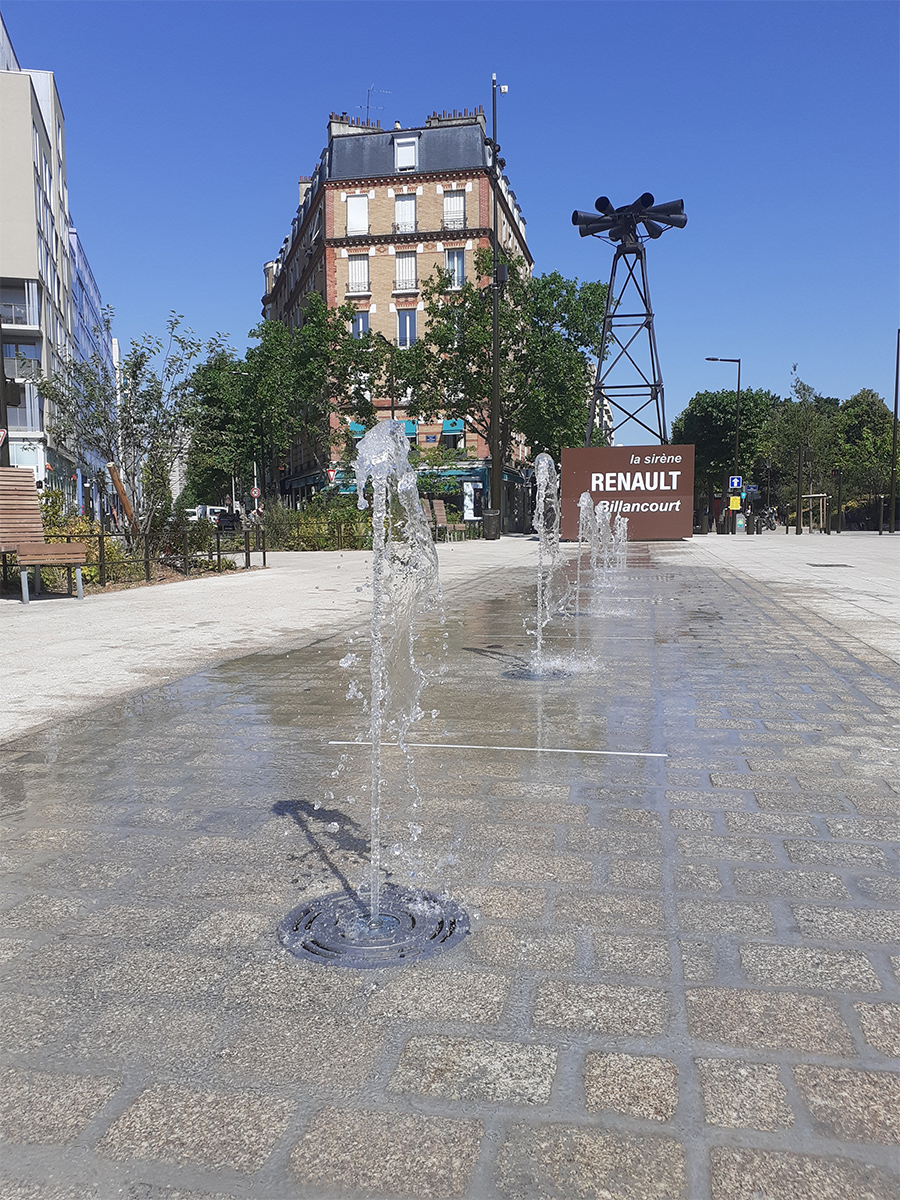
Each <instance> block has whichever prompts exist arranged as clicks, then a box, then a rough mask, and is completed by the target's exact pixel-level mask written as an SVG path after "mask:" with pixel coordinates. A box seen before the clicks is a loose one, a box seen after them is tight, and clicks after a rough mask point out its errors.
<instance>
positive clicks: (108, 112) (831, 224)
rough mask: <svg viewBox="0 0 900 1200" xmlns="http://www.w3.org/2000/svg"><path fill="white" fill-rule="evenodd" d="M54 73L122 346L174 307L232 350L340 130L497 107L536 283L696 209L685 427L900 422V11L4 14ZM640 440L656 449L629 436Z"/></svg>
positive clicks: (161, 7)
mask: <svg viewBox="0 0 900 1200" xmlns="http://www.w3.org/2000/svg"><path fill="white" fill-rule="evenodd" d="M2 11H3V15H4V18H5V20H6V23H7V27H8V28H9V31H10V34H11V36H12V39H13V43H14V45H15V47H16V51H17V54H18V57H19V60H20V62H21V63H22V65H23V66H26V67H37V68H41V69H45V70H53V71H55V72H56V77H57V84H58V87H59V90H60V95H61V98H62V103H63V107H64V109H65V113H66V131H67V139H68V171H69V197H70V207H71V210H72V213H73V216H74V219H75V222H76V224H77V226H78V229H79V232H80V234H81V236H82V240H83V242H84V245H85V248H86V250H87V253H88V256H89V258H90V261H91V264H92V267H93V269H94V273H95V275H96V277H97V281H98V283H99V285H100V289H101V291H102V294H103V297H104V300H105V301H106V302H107V303H110V304H112V305H113V306H114V308H115V310H116V322H115V332H116V333H117V334H118V336H119V338H120V339H121V340H123V341H127V340H128V339H130V338H131V337H133V336H137V335H139V334H141V333H143V332H145V331H158V332H161V331H162V329H163V327H164V322H165V319H166V316H167V314H168V312H169V310H170V309H176V310H177V311H178V312H179V313H183V314H184V316H185V319H186V321H187V323H189V324H190V325H191V326H192V327H193V328H194V329H195V330H197V332H198V333H201V334H203V335H208V334H211V333H213V332H215V331H222V332H226V333H228V334H230V336H231V339H232V342H233V344H234V345H236V346H237V347H238V348H241V349H242V348H243V347H244V346H245V345H246V335H247V332H248V331H249V329H250V328H251V327H252V326H253V325H254V324H256V322H257V321H258V320H259V315H260V303H259V301H260V295H261V292H262V270H261V268H262V263H263V262H264V261H265V260H266V259H268V258H271V257H274V255H275V254H276V252H277V250H278V248H279V246H280V244H281V241H282V238H283V237H284V236H285V234H286V233H287V232H288V228H289V225H290V220H291V217H292V216H293V214H294V211H295V208H296V203H297V178H298V176H299V175H301V174H308V173H309V172H310V171H311V170H312V168H313V166H314V164H315V162H316V159H317V158H318V156H319V154H320V152H321V150H322V147H323V146H324V144H325V137H326V135H325V125H326V121H327V117H328V113H329V111H331V110H332V109H336V110H346V111H347V112H349V113H352V114H355V113H358V112H360V111H361V110H360V108H359V107H358V106H365V103H366V89H367V88H368V87H369V85H371V84H374V86H375V87H376V88H378V89H381V91H380V92H378V93H376V94H374V95H373V99H372V102H373V105H383V108H381V109H380V110H374V111H373V115H376V116H380V117H381V118H382V124H385V123H387V124H389V125H390V124H392V123H393V121H394V120H395V119H398V120H400V121H401V122H402V123H403V124H404V125H415V124H421V123H422V122H423V121H424V118H425V116H426V114H427V113H430V112H431V111H432V109H434V108H437V109H442V108H462V107H466V106H467V107H470V108H471V107H473V106H474V105H477V104H479V103H483V104H484V105H485V108H488V106H489V100H490V79H491V72H492V71H496V72H497V75H498V78H499V80H500V82H502V83H506V84H508V86H509V93H508V95H506V96H504V97H502V99H501V109H500V127H499V140H500V142H501V144H502V147H503V150H502V152H503V155H504V157H505V158H506V160H507V164H508V173H509V176H510V180H511V182H512V185H513V187H514V188H515V190H516V193H517V196H518V198H519V201H520V203H521V205H522V208H523V211H524V214H525V217H526V219H527V221H528V236H529V244H530V246H531V249H532V253H533V254H534V257H535V262H536V270H538V271H551V270H554V269H558V270H560V271H562V272H563V273H564V274H566V275H574V276H577V277H578V278H580V279H596V278H600V279H604V280H605V279H606V278H607V276H608V274H609V268H610V263H611V255H612V251H611V249H610V248H609V247H608V246H607V245H606V244H604V243H600V242H597V241H594V240H592V239H584V240H582V239H581V238H579V237H578V233H577V231H576V230H575V229H574V228H573V227H572V226H571V224H570V213H571V210H572V209H573V208H590V207H591V206H592V203H593V200H594V198H595V197H596V196H598V195H600V194H601V193H605V194H606V195H609V196H610V197H611V198H612V199H613V202H614V203H615V204H623V203H626V202H630V201H631V200H633V199H634V198H635V197H636V196H637V195H639V194H640V193H641V192H643V191H647V190H649V191H651V192H653V193H654V195H655V196H656V198H657V200H669V199H674V198H677V197H683V198H684V201H685V209H686V211H687V213H688V218H689V222H688V226H687V228H686V229H685V230H683V231H679V230H674V231H671V232H669V233H667V234H666V235H665V237H663V238H662V239H661V240H660V241H659V242H658V243H655V244H652V245H651V246H650V248H649V251H648V263H649V272H650V287H651V293H652V296H653V303H654V309H655V312H656V329H657V339H658V343H659V351H660V357H661V361H662V369H663V376H664V379H665V385H666V407H667V413H668V416H669V419H670V420H671V418H672V416H674V415H675V413H677V412H678V411H679V410H680V409H681V408H682V407H683V406H684V404H685V403H686V402H687V400H688V399H689V398H690V396H691V395H692V394H693V393H694V392H696V391H699V390H704V389H714V388H717V387H726V386H729V387H730V386H733V368H732V367H730V366H727V365H724V364H721V365H720V364H714V363H707V362H705V361H704V359H705V357H706V356H707V355H719V356H721V357H729V358H733V357H737V356H740V357H741V358H742V359H743V363H744V366H743V381H742V382H743V383H744V384H745V385H746V386H748V387H765V388H770V389H771V390H772V391H775V392H778V393H780V394H786V392H787V389H788V387H789V384H790V369H791V366H792V364H793V363H795V362H796V363H798V364H799V366H798V370H799V373H800V375H801V377H802V378H804V379H805V380H807V381H808V382H809V383H811V384H813V385H814V386H815V387H816V388H817V389H818V390H819V391H821V392H822V393H823V394H826V395H835V396H839V397H845V396H848V395H850V394H852V393H853V392H854V391H857V390H858V389H859V388H861V387H865V386H867V387H873V388H875V389H876V390H877V391H879V392H880V393H881V395H883V396H884V397H885V398H886V399H888V401H889V403H892V399H893V376H894V347H895V340H896V330H897V322H898V303H897V301H898V295H897V293H898V287H897V285H898V221H897V216H898V213H897V209H898V166H897V163H898V135H897V95H898V52H897V47H898V12H900V9H898V6H897V5H896V4H894V3H893V2H891V0H883V2H882V0H850V2H848V3H844V2H842V0H830V2H825V3H819V2H817V0H800V2H795V0H775V2H771V0H734V2H719V0H692V2H690V3H682V2H680V0H660V2H656V0H651V2H645V0H629V2H624V3H621V2H617V0H609V2H604V3H593V2H590V0H581V2H577V3H568V2H559V3H556V2H550V3H547V2H543V0H533V2H526V3H522V2H519V0H505V2H500V3H490V2H480V3H479V2H474V0H471V2H470V0H462V2H454V0H442V2H440V3H437V2H434V3H432V2H426V0H406V2H401V3H395V2H386V0H385V2H379V0H371V2H369V3H365V4H358V3H355V2H332V3H306V2H298V0H282V2H278V3H270V2H268V0H257V2H252V0H251V2H234V3H231V2H220V0H206V2H202V3H193V2H190V0H187V2H185V0H179V2H168V3H157V2H147V3H145V2H142V0H130V2H127V3H123V2H106V3H93V2H91V3H82V2H80V0H66V2H62V3H59V2H46V3H45V2H43V0H8V2H7V3H4V4H3V5H2ZM623 440H628V441H634V440H641V439H637V438H635V437H630V438H627V439H623Z"/></svg>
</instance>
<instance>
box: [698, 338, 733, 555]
mask: <svg viewBox="0 0 900 1200" xmlns="http://www.w3.org/2000/svg"><path fill="white" fill-rule="evenodd" d="M706 361H707V362H727V363H737V391H736V392H735V394H734V474H735V475H737V474H738V472H739V468H738V460H739V458H740V456H741V360H740V359H739V358H707V360H706ZM731 532H732V533H737V513H736V512H735V514H734V516H733V517H732V519H731Z"/></svg>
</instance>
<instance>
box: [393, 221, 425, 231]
mask: <svg viewBox="0 0 900 1200" xmlns="http://www.w3.org/2000/svg"><path fill="white" fill-rule="evenodd" d="M418 228H419V223H418V221H395V222H394V223H393V225H391V233H415V232H416V230H417V229H418Z"/></svg>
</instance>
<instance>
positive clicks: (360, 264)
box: [347, 254, 369, 292]
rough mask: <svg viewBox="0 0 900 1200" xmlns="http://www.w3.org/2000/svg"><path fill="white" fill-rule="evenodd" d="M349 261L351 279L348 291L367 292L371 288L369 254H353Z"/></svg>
mask: <svg viewBox="0 0 900 1200" xmlns="http://www.w3.org/2000/svg"><path fill="white" fill-rule="evenodd" d="M347 262H348V263H349V264H350V279H349V283H348V285H347V291H348V292H367V291H368V290H369V256H368V254H351V255H350V256H349V257H348V259H347Z"/></svg>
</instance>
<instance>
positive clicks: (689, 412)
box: [672, 388, 779, 487]
mask: <svg viewBox="0 0 900 1200" xmlns="http://www.w3.org/2000/svg"><path fill="white" fill-rule="evenodd" d="M735 400H736V395H735V392H734V389H732V390H731V391H728V390H727V389H723V390H720V391H717V392H697V394H696V395H694V396H692V397H691V399H690V401H689V402H688V405H687V407H686V408H685V409H683V410H682V412H680V413H679V414H678V416H677V417H676V418H675V420H674V421H673V422H672V441H673V442H674V443H675V444H685V445H690V444H693V445H694V447H695V451H694V454H695V465H694V472H695V477H696V480H697V484H698V486H703V487H705V486H706V483H707V481H710V482H712V483H713V484H714V485H715V486H716V487H718V486H719V485H720V484H721V482H722V476H723V475H724V474H725V473H726V472H727V473H729V474H730V473H731V472H732V470H733V467H734V427H735ZM778 404H779V399H778V397H777V396H775V395H774V394H773V393H772V392H767V391H764V390H763V389H751V388H748V389H746V390H745V389H743V388H742V389H741V414H740V458H739V462H738V473H739V474H741V475H747V476H750V475H751V474H752V470H753V467H754V465H755V464H756V463H757V461H758V460H759V458H760V455H761V453H762V451H761V447H762V445H763V442H764V440H765V438H766V435H767V431H768V429H769V427H770V424H771V420H772V415H773V413H774V411H775V410H776V408H777V406H778Z"/></svg>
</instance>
